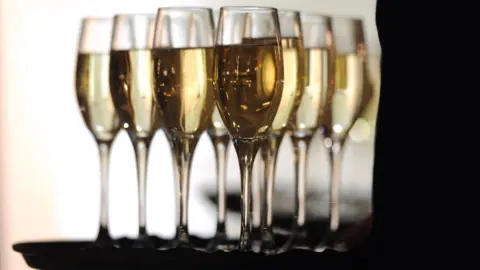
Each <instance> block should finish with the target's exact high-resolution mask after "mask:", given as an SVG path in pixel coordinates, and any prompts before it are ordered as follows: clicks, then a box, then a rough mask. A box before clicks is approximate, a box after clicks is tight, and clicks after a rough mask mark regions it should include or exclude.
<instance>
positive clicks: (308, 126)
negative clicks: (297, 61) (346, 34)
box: [291, 48, 333, 136]
mask: <svg viewBox="0 0 480 270" xmlns="http://www.w3.org/2000/svg"><path fill="white" fill-rule="evenodd" d="M329 61H332V60H331V59H329V55H328V52H327V50H326V49H323V48H306V49H305V65H304V66H305V86H304V89H303V95H302V97H301V100H300V106H299V107H298V109H297V111H296V113H295V115H294V117H292V119H291V120H292V121H291V129H292V131H293V134H297V135H298V136H301V135H304V134H312V133H313V132H314V131H315V130H316V129H317V128H318V127H319V125H320V119H321V116H322V114H323V111H324V109H325V105H326V102H327V96H328V93H327V91H328V90H329V81H330V80H331V77H333V70H331V68H330V66H331V65H330V64H329Z"/></svg>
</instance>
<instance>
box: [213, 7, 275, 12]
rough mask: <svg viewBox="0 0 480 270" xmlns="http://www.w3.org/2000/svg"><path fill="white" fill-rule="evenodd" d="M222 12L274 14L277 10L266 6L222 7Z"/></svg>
mask: <svg viewBox="0 0 480 270" xmlns="http://www.w3.org/2000/svg"><path fill="white" fill-rule="evenodd" d="M222 11H231V12H249V11H250V12H276V13H278V9H277V8H274V7H266V6H224V7H221V8H220V13H222Z"/></svg>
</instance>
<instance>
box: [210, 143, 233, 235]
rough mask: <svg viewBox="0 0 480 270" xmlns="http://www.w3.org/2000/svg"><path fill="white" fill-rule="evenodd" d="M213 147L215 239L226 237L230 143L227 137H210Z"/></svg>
mask: <svg viewBox="0 0 480 270" xmlns="http://www.w3.org/2000/svg"><path fill="white" fill-rule="evenodd" d="M211 139H212V142H213V146H214V149H215V158H216V173H217V229H216V233H215V234H216V236H217V237H226V226H225V223H226V217H227V187H226V184H227V183H226V180H227V179H226V176H227V175H226V173H227V171H226V165H227V151H228V145H229V142H230V138H229V136H228V135H227V134H226V135H223V136H212V137H211Z"/></svg>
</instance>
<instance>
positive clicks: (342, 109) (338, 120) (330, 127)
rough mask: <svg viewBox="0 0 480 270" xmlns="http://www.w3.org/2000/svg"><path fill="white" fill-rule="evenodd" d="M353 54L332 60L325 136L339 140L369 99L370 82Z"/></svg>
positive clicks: (360, 63)
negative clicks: (333, 89) (331, 85)
mask: <svg viewBox="0 0 480 270" xmlns="http://www.w3.org/2000/svg"><path fill="white" fill-rule="evenodd" d="M367 76H368V74H367V73H366V70H365V65H364V63H363V62H362V57H360V56H359V55H358V54H356V53H352V54H346V55H337V57H336V58H335V91H334V93H333V96H332V100H331V103H330V104H329V108H328V112H327V113H326V114H325V116H326V117H325V119H324V135H325V137H328V138H331V139H334V140H342V139H344V138H345V135H346V133H347V132H348V131H349V130H350V128H351V127H352V125H353V123H354V122H355V120H357V117H358V116H359V113H360V112H361V110H362V109H363V108H364V107H365V102H366V101H367V100H368V99H369V98H368V94H369V93H370V91H369V88H368V87H369V80H368V77H367Z"/></svg>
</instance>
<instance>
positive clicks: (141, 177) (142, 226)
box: [134, 138, 150, 239]
mask: <svg viewBox="0 0 480 270" xmlns="http://www.w3.org/2000/svg"><path fill="white" fill-rule="evenodd" d="M134 146H135V158H136V162H137V181H138V237H139V238H141V239H143V238H146V237H148V234H147V169H148V153H149V149H150V139H143V138H142V139H140V138H137V139H135V141H134Z"/></svg>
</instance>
